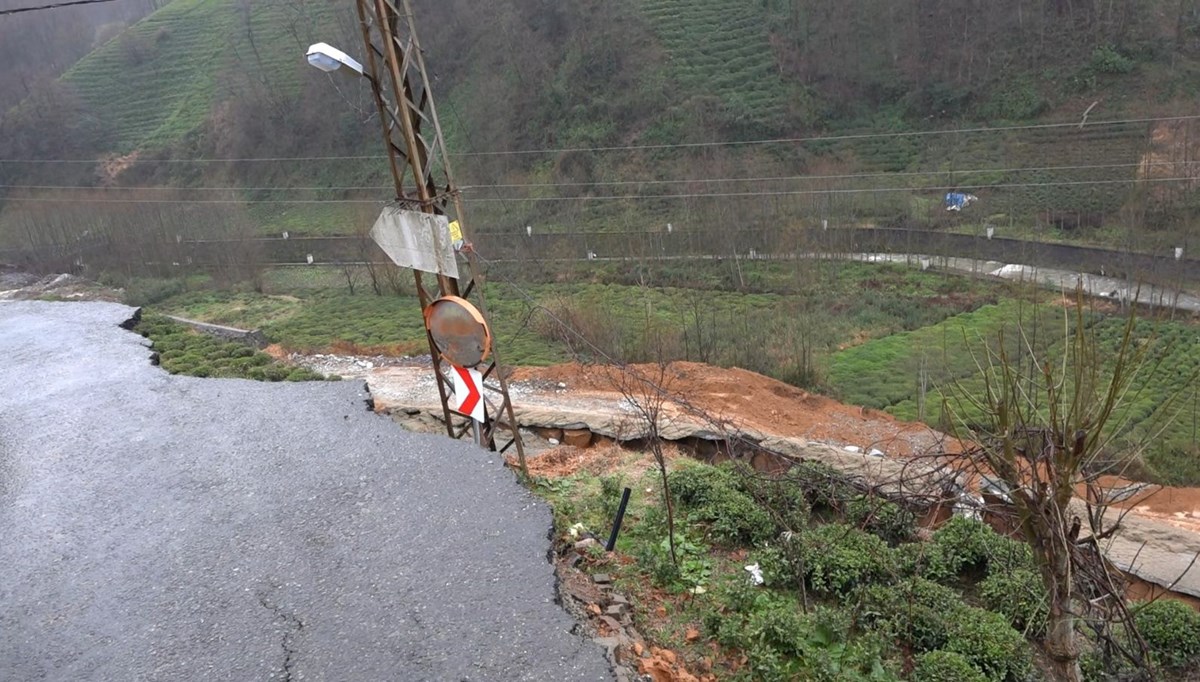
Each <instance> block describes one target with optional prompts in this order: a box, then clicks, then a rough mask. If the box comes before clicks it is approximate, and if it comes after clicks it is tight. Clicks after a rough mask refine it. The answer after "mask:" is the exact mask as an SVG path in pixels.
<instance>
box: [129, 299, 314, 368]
mask: <svg viewBox="0 0 1200 682" xmlns="http://www.w3.org/2000/svg"><path fill="white" fill-rule="evenodd" d="M134 331H136V332H137V333H139V334H141V335H142V336H144V337H146V338H148V339H150V341H151V342H152V344H153V345H152V348H153V349H154V351H155V352H156V353H158V363H159V366H160V367H162V368H163V369H165V370H166V371H168V372H170V373H171V374H184V375H187V376H193V377H226V378H235V379H254V380H256V381H322V380H324V379H325V377H324V376H322V375H321V374H318V373H316V372H313V371H311V370H308V369H305V368H303V367H291V366H288V365H285V364H282V363H280V362H277V361H275V359H274V358H272V357H271V356H270V355H267V354H266V353H263V352H261V351H258V350H255V349H254V348H251V347H249V346H247V345H245V344H241V343H237V342H235V341H221V340H219V339H216V338H213V337H211V336H208V335H206V334H201V333H199V332H195V331H192V330H191V329H189V328H188V327H186V326H184V325H182V324H179V323H177V322H173V321H171V320H169V319H167V318H165V317H163V316H161V315H154V314H144V315H143V316H142V319H141V321H140V322H138V325H137V326H136V327H135V328H134ZM330 378H331V379H335V378H336V377H330Z"/></svg>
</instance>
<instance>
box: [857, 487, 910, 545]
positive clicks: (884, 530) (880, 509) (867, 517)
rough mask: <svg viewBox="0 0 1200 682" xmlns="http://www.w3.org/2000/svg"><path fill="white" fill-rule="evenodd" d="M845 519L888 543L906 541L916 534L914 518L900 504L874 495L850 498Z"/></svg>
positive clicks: (894, 543) (893, 543)
mask: <svg viewBox="0 0 1200 682" xmlns="http://www.w3.org/2000/svg"><path fill="white" fill-rule="evenodd" d="M846 516H847V519H848V520H849V521H850V522H851V523H853V524H854V525H856V526H858V527H859V528H862V529H863V530H865V531H867V532H870V533H874V534H875V535H878V536H879V537H880V538H882V539H883V540H884V541H886V542H887V543H888V544H889V545H892V546H896V545H898V544H900V543H902V542H908V541H909V540H911V539H912V538H913V536H914V535H915V534H916V530H917V526H916V518H915V517H914V516H913V514H912V512H910V511H908V510H907V509H905V508H904V507H901V506H900V505H898V504H896V503H894V502H889V501H887V500H885V499H883V498H881V497H876V496H874V495H857V496H855V497H854V498H852V499H851V500H850V504H849V505H848V507H847V510H846Z"/></svg>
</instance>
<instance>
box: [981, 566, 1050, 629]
mask: <svg viewBox="0 0 1200 682" xmlns="http://www.w3.org/2000/svg"><path fill="white" fill-rule="evenodd" d="M979 593H980V596H981V597H982V598H983V603H984V605H985V606H987V608H988V609H990V610H992V611H995V612H997V613H1000V614H1002V615H1003V616H1004V617H1005V618H1007V619H1008V622H1009V623H1010V624H1011V625H1012V626H1013V627H1014V628H1016V629H1017V630H1020V631H1021V632H1024V633H1025V635H1026V636H1028V637H1041V636H1042V635H1043V634H1044V633H1045V632H1046V618H1047V617H1049V615H1050V601H1049V598H1048V597H1047V596H1046V586H1045V584H1044V583H1043V582H1042V576H1041V574H1039V573H1038V572H1037V571H1033V570H1030V569H1028V568H1017V569H1012V570H1008V569H1005V568H1000V569H999V570H990V569H989V571H988V577H987V578H985V579H984V581H983V582H981V583H980V584H979Z"/></svg>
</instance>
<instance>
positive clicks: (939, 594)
mask: <svg viewBox="0 0 1200 682" xmlns="http://www.w3.org/2000/svg"><path fill="white" fill-rule="evenodd" d="M858 597H859V609H858V613H859V622H860V624H861V625H863V626H864V627H867V628H873V629H876V630H879V631H880V632H883V633H884V634H886V635H887V636H888V637H891V638H892V639H893V640H895V641H898V642H902V643H903V644H904V645H906V646H908V647H911V648H912V649H914V650H916V651H932V650H934V649H939V648H941V647H942V646H945V644H946V641H947V640H948V639H949V636H950V635H949V632H950V627H951V622H952V621H953V620H954V619H955V618H957V614H958V613H959V612H960V611H961V610H962V609H963V608H964V606H963V603H962V597H961V596H960V595H959V594H958V593H957V592H955V591H954V590H952V589H950V588H948V587H945V586H943V585H939V584H937V583H935V582H932V581H929V580H925V579H924V578H909V579H907V580H904V581H902V582H900V583H899V584H897V585H894V586H889V585H868V586H865V587H864V588H862V590H861V591H860V592H859V595H858Z"/></svg>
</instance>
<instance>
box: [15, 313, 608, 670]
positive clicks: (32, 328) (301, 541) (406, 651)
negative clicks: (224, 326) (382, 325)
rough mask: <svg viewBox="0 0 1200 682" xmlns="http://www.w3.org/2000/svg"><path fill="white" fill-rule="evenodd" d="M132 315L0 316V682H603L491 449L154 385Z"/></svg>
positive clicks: (225, 387)
mask: <svg viewBox="0 0 1200 682" xmlns="http://www.w3.org/2000/svg"><path fill="white" fill-rule="evenodd" d="M132 312H133V311H132V309H131V308H128V307H125V306H120V305H115V304H106V303H50V302H4V303H0V679H3V680H31V679H70V680H174V679H188V680H281V679H291V680H301V679H304V680H324V679H329V680H611V679H613V674H612V672H611V671H610V669H609V666H608V664H607V662H606V661H605V657H604V653H603V651H602V649H601V648H600V647H599V646H598V645H596V644H595V643H593V642H591V641H590V640H587V639H584V638H582V637H579V636H577V635H575V634H572V630H573V628H574V626H575V622H574V621H573V619H572V618H571V617H570V616H569V615H568V614H567V613H566V612H564V611H563V610H562V609H561V608H560V607H559V606H558V605H557V604H556V603H555V602H554V596H555V593H554V575H553V568H552V566H551V565H550V564H549V563H548V561H547V552H548V550H549V539H548V533H549V530H550V522H551V516H550V512H549V510H548V509H547V508H546V506H545V505H544V504H543V503H542V502H540V501H537V500H536V499H535V498H533V497H532V496H531V495H530V494H529V493H528V492H526V491H525V490H524V489H523V488H521V487H520V486H519V485H518V484H517V483H516V482H515V480H514V477H513V476H512V475H511V474H510V473H509V472H508V471H506V470H505V469H504V468H503V467H502V466H501V463H500V461H499V459H498V458H497V457H496V456H495V455H494V454H491V453H486V452H483V451H480V450H477V449H475V448H473V447H471V446H470V445H467V444H463V443H455V442H452V441H449V440H447V439H444V438H438V437H432V436H420V435H415V434H411V433H407V432H405V431H403V430H401V429H399V428H397V427H396V426H395V425H394V424H392V423H391V422H390V421H389V420H387V419H385V418H383V417H379V416H376V415H374V414H372V413H371V412H369V411H368V410H367V409H366V407H365V405H364V402H363V401H364V400H365V399H366V398H367V395H366V393H365V391H364V390H363V387H362V385H361V384H360V383H358V382H327V383H298V384H292V383H286V384H265V383H258V382H252V381H243V380H235V379H195V378H189V377H177V376H170V375H168V374H166V373H165V372H163V371H162V370H160V369H158V368H157V367H153V366H151V365H150V363H149V362H148V357H149V354H150V353H149V350H148V349H147V348H146V346H145V341H144V340H143V339H142V338H141V337H139V336H137V335H136V334H133V333H130V332H127V331H125V330H123V329H120V328H119V327H118V325H119V324H120V323H121V322H123V321H125V320H126V319H128V318H129V317H130V316H131V314H132Z"/></svg>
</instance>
